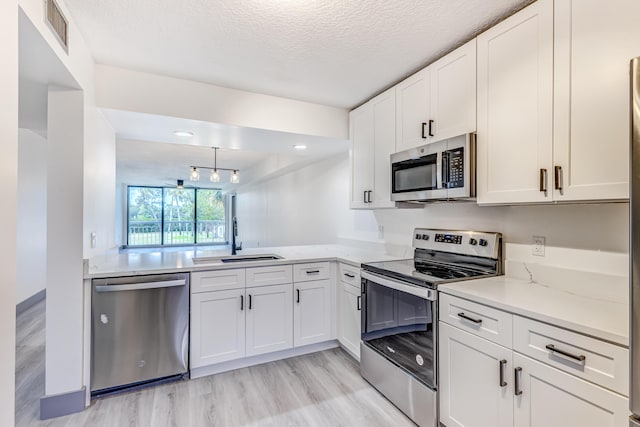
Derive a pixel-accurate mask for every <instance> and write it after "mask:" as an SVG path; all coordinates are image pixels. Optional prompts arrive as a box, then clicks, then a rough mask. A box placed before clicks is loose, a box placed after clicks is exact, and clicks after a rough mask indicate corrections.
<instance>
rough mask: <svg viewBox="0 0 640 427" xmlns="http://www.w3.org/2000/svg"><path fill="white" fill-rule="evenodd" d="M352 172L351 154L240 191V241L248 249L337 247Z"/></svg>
mask: <svg viewBox="0 0 640 427" xmlns="http://www.w3.org/2000/svg"><path fill="white" fill-rule="evenodd" d="M347 169H348V156H347V154H346V153H345V154H341V155H339V156H337V157H335V156H334V157H331V158H329V159H326V160H323V161H320V162H318V163H314V164H312V165H310V166H307V167H305V168H303V169H299V170H296V171H293V172H291V173H288V174H286V175H283V176H279V177H277V178H274V179H271V180H267V181H264V182H261V183H259V184H255V185H248V186H245V187H240V188H239V189H238V191H237V194H238V198H237V211H238V212H237V216H238V229H239V232H238V239H239V240H240V241H242V242H243V245H245V246H246V247H254V246H282V245H304V244H314V243H335V242H336V239H337V237H338V230H339V228H340V223H341V221H342V217H343V216H344V215H345V214H346V213H347V208H348V203H347V198H346V197H344V191H343V188H347V189H348V175H347V173H346V171H347ZM345 179H347V181H345Z"/></svg>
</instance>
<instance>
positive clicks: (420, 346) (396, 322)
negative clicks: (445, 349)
mask: <svg viewBox="0 0 640 427" xmlns="http://www.w3.org/2000/svg"><path fill="white" fill-rule="evenodd" d="M364 290H365V295H364V298H363V301H364V306H363V311H362V315H363V318H362V340H363V341H364V342H366V343H367V344H368V345H370V346H371V347H373V348H374V349H375V350H377V351H378V352H379V353H381V354H382V355H384V356H385V357H386V358H388V359H389V360H391V361H392V362H393V363H395V364H396V365H398V366H400V367H401V368H403V369H405V370H407V371H409V372H410V373H411V374H413V375H414V376H415V377H416V378H417V379H418V380H420V381H422V382H423V383H425V384H426V385H428V386H430V387H435V374H434V360H435V354H434V349H435V346H434V322H435V321H436V319H435V318H434V317H435V313H434V310H433V309H434V307H433V305H434V304H435V302H433V301H429V300H426V299H423V298H420V297H417V296H415V295H412V294H408V293H405V292H401V291H397V290H394V289H391V288H388V287H386V286H382V285H379V284H377V283H374V282H372V281H369V280H367V281H365V285H364Z"/></svg>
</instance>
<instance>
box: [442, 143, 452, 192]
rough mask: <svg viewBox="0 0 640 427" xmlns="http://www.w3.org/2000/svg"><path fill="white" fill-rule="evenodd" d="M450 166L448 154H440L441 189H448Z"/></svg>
mask: <svg viewBox="0 0 640 427" xmlns="http://www.w3.org/2000/svg"><path fill="white" fill-rule="evenodd" d="M450 165H451V159H450V153H449V152H448V151H443V152H442V188H449V180H450V179H449V178H450V174H449V166H450Z"/></svg>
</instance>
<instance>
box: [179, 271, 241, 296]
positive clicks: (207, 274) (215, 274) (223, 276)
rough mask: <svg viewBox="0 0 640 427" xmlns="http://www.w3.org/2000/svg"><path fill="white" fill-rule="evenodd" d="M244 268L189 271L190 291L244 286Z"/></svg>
mask: <svg viewBox="0 0 640 427" xmlns="http://www.w3.org/2000/svg"><path fill="white" fill-rule="evenodd" d="M244 284H245V274H244V269H242V268H239V269H234V270H216V271H198V272H195V273H191V293H192V294H197V293H199V292H208V291H223V290H226V289H238V288H244Z"/></svg>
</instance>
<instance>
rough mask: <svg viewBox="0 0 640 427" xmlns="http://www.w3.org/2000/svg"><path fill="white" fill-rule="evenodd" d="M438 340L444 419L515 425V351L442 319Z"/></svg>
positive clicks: (459, 425) (450, 425)
mask: <svg viewBox="0 0 640 427" xmlns="http://www.w3.org/2000/svg"><path fill="white" fill-rule="evenodd" d="M438 342H439V345H440V349H439V360H440V368H439V369H440V371H439V374H440V422H441V423H442V424H445V425H446V426H447V427H509V426H512V425H513V384H512V383H513V381H512V377H511V376H510V375H509V373H510V372H512V371H513V370H512V367H513V365H512V364H511V359H512V352H511V350H510V349H507V348H505V347H502V346H500V345H497V344H494V343H492V342H489V341H487V340H485V339H483V338H479V337H476V336H474V335H471V334H469V333H467V332H464V331H462V330H460V329H458V328H455V327H453V326H450V325H447V324H446V323H442V322H440V338H439V341H438ZM501 361H504V362H502V363H501ZM501 369H502V370H503V373H504V375H503V376H504V381H505V382H506V385H503V386H502V385H501V384H500V370H501Z"/></svg>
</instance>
